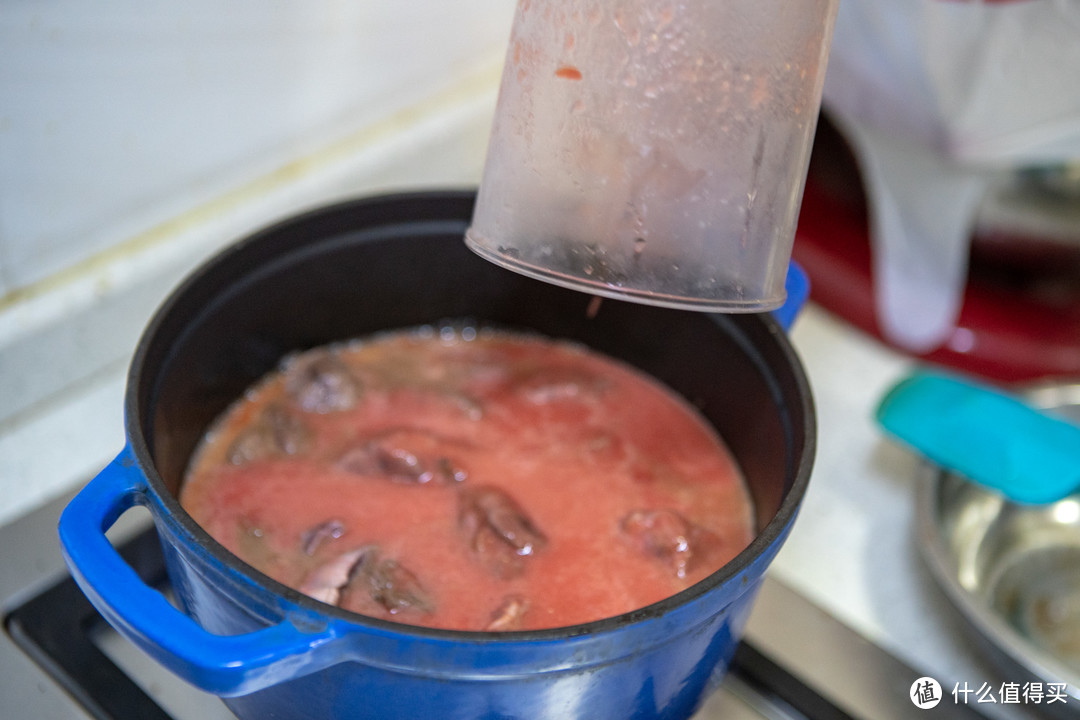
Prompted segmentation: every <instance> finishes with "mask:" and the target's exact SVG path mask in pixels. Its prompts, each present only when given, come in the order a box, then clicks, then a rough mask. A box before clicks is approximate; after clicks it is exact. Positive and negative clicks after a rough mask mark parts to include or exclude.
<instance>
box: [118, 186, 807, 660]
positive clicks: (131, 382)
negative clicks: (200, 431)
mask: <svg viewBox="0 0 1080 720" xmlns="http://www.w3.org/2000/svg"><path fill="white" fill-rule="evenodd" d="M475 195H476V191H475V190H431V191H422V192H409V193H391V194H381V195H372V196H365V197H360V198H356V199H352V200H345V201H341V202H336V203H331V204H328V205H324V206H321V207H316V208H313V209H310V210H307V211H305V212H301V213H299V214H296V215H292V216H289V217H286V218H284V219H281V220H279V221H277V222H275V223H272V224H270V225H268V226H266V227H264V228H262V229H259V230H256V231H254V232H253V233H249V234H248V235H246V236H244V237H242V238H241V239H239V240H237V241H236V242H233V243H232V244H230V245H228V246H227V247H225V248H224V249H222V250H221V251H219V252H218V253H216V254H215V255H212V256H211V257H209V258H208V259H207V260H205V261H204V262H203V263H202V264H200V265H199V266H198V267H196V268H195V269H194V270H192V271H191V272H190V273H188V275H187V276H186V277H185V278H184V279H183V280H182V281H181V282H180V284H179V285H177V286H176V287H175V288H174V289H173V290H172V291H171V292H170V293H169V295H168V296H167V297H166V299H165V300H164V301H163V302H162V304H161V306H160V307H159V308H158V309H157V311H155V313H154V315H153V317H152V318H151V320H150V322H149V323H148V324H147V326H146V329H145V330H144V331H143V334H142V336H141V337H140V338H139V343H138V345H137V346H136V348H135V353H134V355H133V357H132V360H131V365H130V367H129V370H128V377H127V386H126V389H125V394H124V425H125V430H126V432H127V437H128V440H129V443H130V445H131V448H132V451H133V452H134V454H135V457H136V459H137V460H138V462H139V467H140V469H141V470H142V471H143V474H144V475H145V476H146V479H147V485H148V488H149V489H150V491H151V492H152V494H153V495H154V496H155V497H156V498H157V500H158V501H159V502H160V503H161V504H162V505H163V506H164V508H165V509H166V510H167V511H168V517H165V518H155V519H156V520H158V521H160V522H167V521H168V520H169V519H170V518H171V519H172V520H174V521H175V522H176V523H177V524H178V525H179V527H180V528H181V529H182V530H183V531H184V533H186V535H187V539H188V540H190V541H192V542H194V543H195V544H196V545H197V546H198V547H200V548H201V549H202V550H204V551H205V552H207V553H209V554H210V555H211V556H212V557H213V558H214V559H215V560H217V561H219V562H221V563H222V564H223V565H224V566H225V567H226V568H227V569H228V570H231V571H232V572H233V573H235V574H237V575H239V576H242V577H244V578H245V579H246V580H248V581H250V582H251V583H253V584H254V585H255V586H256V587H257V588H259V589H260V590H263V591H266V592H269V593H271V594H274V595H277V596H280V597H284V598H285V599H286V600H287V601H289V602H290V603H293V604H295V605H297V606H299V607H301V608H303V609H305V610H308V611H309V612H313V613H316V614H321V615H325V616H329V617H332V618H334V619H336V620H343V621H347V622H349V623H351V624H353V625H355V626H358V628H364V627H367V628H372V629H377V630H380V631H384V632H390V633H401V634H407V635H410V636H413V637H419V638H422V639H427V640H434V641H440V640H441V641H454V642H467V643H478V644H484V643H490V642H492V641H500V640H501V641H504V642H515V643H516V642H531V641H532V642H543V641H550V640H560V639H567V638H573V637H579V636H586V635H598V634H602V633H605V632H610V631H614V630H617V629H619V628H622V627H624V626H628V625H632V624H635V623H638V622H642V621H645V620H650V619H654V618H659V617H662V616H664V615H666V614H667V613H669V612H671V611H674V610H675V609H677V608H679V607H681V606H684V605H688V604H689V603H691V602H693V601H695V600H697V599H698V598H700V597H701V596H703V595H705V594H706V593H709V592H711V591H713V590H715V589H716V588H718V587H720V586H722V585H723V584H725V583H726V582H728V581H729V580H731V579H732V578H734V577H736V576H737V575H738V574H739V573H741V572H743V571H744V570H746V569H747V568H748V567H749V566H750V565H752V564H753V562H754V561H755V560H757V559H758V558H759V557H761V556H762V555H764V554H765V553H766V552H767V551H768V549H769V548H770V547H771V546H772V545H773V543H774V542H776V541H777V539H778V538H780V537H781V536H782V535H783V534H784V533H785V531H786V530H787V528H788V526H789V525H790V523H791V522H792V521H793V520H794V519H795V516H796V515H797V514H798V510H799V506H800V505H801V503H802V499H803V496H804V495H805V493H806V487H807V485H808V483H809V479H810V472H811V469H812V466H813V459H814V454H815V451H816V419H815V414H814V404H813V399H812V396H811V393H810V385H809V382H808V380H807V378H806V374H805V372H804V371H803V368H802V364H801V363H800V361H799V359H798V356H797V355H796V354H795V351H794V349H793V348H792V346H791V344H790V342H788V339H787V336H786V333H785V332H784V331H783V329H782V328H781V327H780V325H779V323H777V321H776V320H775V319H774V318H773V317H772V315H771V314H768V313H761V314H754V316H756V317H757V318H758V319H759V320H760V321H761V322H764V323H765V324H766V326H767V328H768V329H769V331H770V332H769V336H770V337H772V338H773V339H774V340H775V341H776V342H777V343H778V344H779V349H780V351H781V352H782V353H783V355H784V358H785V360H786V361H787V365H788V366H789V367H790V369H791V371H792V375H793V378H794V380H795V383H796V385H797V388H798V397H799V400H800V401H801V405H802V407H801V408H799V409H800V410H801V412H802V414H803V417H804V423H805V432H804V437H803V442H804V446H803V452H802V453H801V455H800V456H799V458H798V463H797V466H796V468H795V478H794V480H793V482H792V485H791V489H790V490H789V491H788V492H787V493H786V494H785V495H784V498H783V500H782V501H781V503H780V507H779V508H778V509H777V511H776V513H775V515H773V517H772V519H771V520H769V522H768V523H767V524H766V525H765V527H764V528H762V529H761V531H760V532H758V534H757V535H756V536H755V537H754V539H753V540H752V541H751V542H750V544H749V545H747V546H746V547H745V548H743V550H742V551H740V552H739V554H738V555H736V556H735V557H734V558H732V559H731V560H730V561H728V562H727V563H725V564H724V565H723V566H721V567H720V569H718V570H717V571H716V572H714V573H712V574H711V575H708V576H707V577H705V578H703V579H702V580H700V581H698V582H697V583H695V584H693V585H691V586H690V587H688V588H686V589H684V590H681V591H679V592H678V593H675V594H674V595H670V596H668V597H666V598H664V599H663V600H660V601H658V602H655V603H652V604H651V605H646V606H645V607H642V608H638V609H636V610H631V611H630V612H626V613H622V614H620V615H615V616H613V617H608V618H603V619H600V620H593V621H591V622H587V623H580V624H577V625H565V626H561V627H555V628H543V629H539V630H523V631H504V632H490V631H477V630H448V629H443V628H430V627H425V626H421V625H410V624H407V623H399V622H394V621H392V620H383V619H381V618H375V617H370V616H366V615H361V614H359V613H354V612H351V611H348V610H343V609H341V608H339V607H336V606H334V605H329V604H326V603H323V602H320V601H318V600H315V599H314V598H311V597H308V596H307V595H304V594H303V593H300V592H299V591H297V590H294V589H293V588H290V587H288V586H287V585H284V584H282V583H280V582H278V581H276V580H274V579H273V578H271V577H269V576H267V575H265V574H263V573H262V572H260V571H259V570H257V569H255V568H253V567H251V566H250V565H248V564H247V563H245V562H244V561H242V560H241V559H240V558H239V557H237V556H236V555H234V554H232V553H231V552H229V551H228V550H227V549H226V548H225V547H224V546H223V545H221V544H220V543H219V542H218V541H217V540H215V539H214V538H213V537H211V536H210V534H209V533H207V532H206V531H205V530H204V529H203V528H202V526H200V525H199V524H198V523H197V522H195V520H194V519H193V518H192V517H191V516H190V515H188V513H187V511H186V510H184V508H183V507H182V506H181V505H180V501H179V500H178V499H177V498H176V497H175V496H174V495H173V494H172V493H171V492H169V491H168V489H167V488H166V486H165V481H164V480H163V479H162V477H161V476H160V475H159V474H158V472H157V468H156V467H155V466H154V461H153V458H152V457H151V454H150V449H149V447H148V445H147V443H146V439H145V437H144V436H143V432H142V427H141V423H140V420H139V398H138V388H139V387H140V384H141V382H142V381H143V364H144V362H145V360H146V353H147V348H148V346H149V345H150V343H151V340H152V339H153V338H154V337H155V335H156V334H157V333H158V331H159V328H160V326H161V325H162V324H163V322H164V319H165V318H166V317H167V316H168V315H170V314H171V312H172V311H173V309H174V307H175V306H176V305H177V304H179V303H181V302H183V301H185V296H186V295H187V294H188V291H189V289H190V288H191V287H192V286H194V285H197V284H198V283H199V282H201V281H202V278H203V277H204V276H205V275H207V274H208V273H209V272H210V271H211V269H212V268H214V267H217V266H218V265H220V264H223V263H227V262H229V261H230V258H231V257H232V256H233V255H234V254H236V253H238V252H240V251H241V250H242V249H243V248H245V247H247V246H248V245H250V244H254V243H257V242H260V241H263V239H264V238H266V237H272V236H274V235H277V234H278V233H281V232H287V231H292V230H294V229H295V228H297V227H303V226H304V225H306V224H308V223H310V222H311V221H313V220H318V219H323V218H326V217H327V216H330V215H334V214H338V213H348V212H351V211H353V210H355V209H357V208H362V207H369V206H373V205H381V204H402V205H405V204H413V203H418V202H422V203H428V202H431V201H432V200H451V201H453V200H468V199H471V198H474V197H475ZM446 219H447V220H455V219H460V218H446ZM402 222H408V220H406V219H400V220H394V221H388V222H386V223H374V224H372V225H370V226H367V227H364V228H357V229H371V228H374V227H378V226H379V225H383V224H385V225H397V224H400V223H402ZM462 242H464V239H463V240H462ZM507 272H509V271H507ZM536 282H540V281H536ZM687 312H689V311H687ZM155 379H156V378H150V380H155ZM152 512H153V511H152ZM153 514H155V515H156V513H153Z"/></svg>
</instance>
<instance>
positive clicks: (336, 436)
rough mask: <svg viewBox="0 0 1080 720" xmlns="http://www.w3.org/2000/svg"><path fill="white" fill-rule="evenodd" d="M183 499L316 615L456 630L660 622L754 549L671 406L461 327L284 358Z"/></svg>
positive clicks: (229, 420)
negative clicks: (667, 602) (315, 605)
mask: <svg viewBox="0 0 1080 720" xmlns="http://www.w3.org/2000/svg"><path fill="white" fill-rule="evenodd" d="M180 500H181V503H182V504H183V506H184V507H185V509H186V510H187V511H188V513H190V514H191V516H192V517H193V518H194V519H195V520H196V521H197V522H198V523H199V524H200V525H201V526H202V527H203V528H205V529H206V531H207V532H209V533H210V535H212V536H213V537H214V538H215V539H216V540H218V542H220V543H221V544H222V545H224V546H225V547H226V548H227V549H228V550H229V551H231V552H232V553H234V554H235V555H237V556H238V557H240V558H241V559H242V560H244V561H245V562H247V563H248V564H250V565H251V566H253V567H254V568H256V569H258V570H259V571H261V572H263V573H265V574H266V575H268V576H270V577H272V578H274V579H275V580H277V581H279V582H281V583H284V584H286V585H289V586H291V587H293V588H296V589H297V590H299V591H301V592H303V593H306V594H307V595H309V596H311V597H313V598H316V599H318V600H321V601H323V602H326V603H330V604H334V605H338V606H340V607H342V608H345V609H347V610H351V611H354V612H357V613H361V614H365V615H370V616H374V617H380V618H385V619H393V620H396V621H398V622H403V623H409V624H414V625H425V626H430V627H439V628H453V629H461V630H529V629H537V628H548V627H560V626H565V625H573V624H577V623H583V622H589V621H592V620H598V619H601V618H605V617H610V616H614V615H618V614H621V613H624V612H628V611H630V610H634V609H637V608H640V607H643V606H645V605H649V604H651V603H654V602H657V601H659V600H661V599H663V598H665V597H668V596H670V595H672V594H674V593H677V592H678V591H680V590H682V589H684V588H687V587H689V586H690V585H692V584H693V583H695V582H698V581H699V580H701V579H703V578H704V577H706V576H707V575H709V574H711V573H712V572H714V571H716V570H717V569H719V568H720V567H721V566H722V565H723V564H724V563H726V562H727V561H728V560H730V559H731V558H733V557H734V556H735V555H736V554H738V553H739V552H740V551H741V550H742V549H743V548H744V547H746V545H747V544H748V543H749V542H750V540H751V538H752V537H753V530H754V528H753V520H752V512H751V506H750V500H749V497H748V494H747V491H746V487H745V484H744V482H743V480H742V477H741V476H740V473H739V470H738V468H737V466H736V464H735V462H734V461H733V459H732V457H731V454H730V452H729V451H728V450H727V449H726V448H725V446H724V445H723V443H722V441H721V440H720V438H719V437H718V436H717V435H716V433H715V431H714V430H713V429H712V428H711V427H710V426H709V425H708V424H707V423H706V422H705V421H704V420H703V419H702V418H701V417H700V416H699V415H698V414H697V413H696V412H695V411H694V410H693V408H691V407H690V406H689V405H688V404H687V403H686V402H685V401H684V400H682V399H681V398H680V397H678V396H677V395H675V394H674V393H673V392H671V391H670V390H668V389H666V388H665V387H663V386H662V385H661V384H660V383H658V382H657V381H656V380H654V379H652V378H650V377H648V376H646V375H644V374H642V373H641V372H639V371H637V370H635V369H633V368H630V367H628V366H627V365H625V364H622V363H620V362H617V361H615V360H612V359H610V358H607V357H604V356H601V355H599V354H597V353H595V352H593V351H590V350H587V349H586V348H584V347H582V346H580V345H576V344H573V343H568V342H562V341H552V340H547V339H543V338H539V337H535V336H531V335H519V334H511V333H506V332H501V331H494V330H477V329H474V328H470V327H456V328H450V327H444V328H439V329H435V328H420V329H413V330H407V331H398V332H395V333H388V334H385V335H379V336H376V337H372V338H368V339H363V340H356V341H352V342H347V343H340V344H335V345H330V346H326V347H322V348H316V349H314V350H310V351H307V352H304V353H301V354H298V355H294V356H291V357H289V358H287V359H286V360H285V361H284V362H283V363H282V365H281V367H280V369H279V370H278V371H276V372H274V373H271V374H270V375H268V376H267V377H265V378H264V379H262V380H261V381H260V382H259V383H257V384H256V385H255V386H254V387H252V388H251V389H250V390H249V391H248V392H247V393H246V394H245V396H244V397H243V398H242V399H240V400H238V401H237V402H236V403H235V404H233V405H232V406H231V407H230V408H229V409H228V410H227V411H226V412H225V413H224V414H223V415H222V417H220V418H219V419H218V420H217V421H216V423H215V424H214V426H213V427H212V428H211V430H210V431H209V432H208V433H207V435H206V438H205V439H204V441H203V442H202V444H201V445H200V447H199V449H198V450H197V452H196V455H195V456H194V459H193V461H192V464H191V467H190V468H189V470H188V474H187V478H186V480H185V483H184V485H183V488H182V492H181V497H180Z"/></svg>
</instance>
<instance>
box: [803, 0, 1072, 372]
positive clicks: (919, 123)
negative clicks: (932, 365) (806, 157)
mask: <svg viewBox="0 0 1080 720" xmlns="http://www.w3.org/2000/svg"><path fill="white" fill-rule="evenodd" d="M824 106H825V108H826V109H827V110H828V111H829V113H830V115H831V117H833V118H834V119H835V120H836V121H837V123H838V124H839V125H840V128H841V130H842V131H843V132H844V134H845V135H846V136H847V138H848V140H849V141H850V142H851V144H852V146H853V148H854V150H855V153H856V155H857V156H858V158H859V162H860V166H861V170H862V172H863V175H864V178H865V180H866V186H867V195H868V198H869V200H870V205H871V207H870V210H871V227H870V237H871V243H872V247H873V256H874V285H875V294H876V299H875V302H876V310H877V314H878V320H879V324H880V326H881V328H882V331H883V333H885V335H886V337H887V338H888V339H889V340H891V341H892V342H895V343H896V344H898V345H900V346H902V347H905V348H907V349H909V350H912V351H915V352H925V351H929V350H932V349H933V348H934V347H936V346H938V345H939V344H940V343H941V342H942V341H944V340H945V339H946V338H948V336H949V335H950V333H951V331H952V329H953V327H954V324H955V320H956V317H957V315H958V314H959V310H960V303H961V299H962V295H963V287H964V283H965V278H966V274H967V254H968V246H969V241H970V236H971V231H972V228H973V225H974V219H975V213H976V211H977V208H978V204H979V202H980V200H981V199H982V198H983V196H984V195H985V192H986V188H987V185H988V182H989V179H990V177H991V175H992V174H994V173H999V172H1001V171H1002V170H1007V169H1010V168H1016V167H1024V166H1032V165H1053V164H1056V163H1060V162H1063V161H1066V160H1069V159H1075V158H1078V157H1080V0H1013V1H1011V2H1000V1H999V2H990V1H989V0H987V1H983V2H979V1H972V0H968V1H966V2H965V1H963V0H841V2H840V9H839V14H838V17H837V21H836V32H835V36H834V39H833V47H832V54H831V56H830V59H829V68H828V73H827V75H826V80H825V93H824Z"/></svg>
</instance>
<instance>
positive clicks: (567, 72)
mask: <svg viewBox="0 0 1080 720" xmlns="http://www.w3.org/2000/svg"><path fill="white" fill-rule="evenodd" d="M555 77H561V78H562V79H563V80H580V79H581V71H580V70H578V69H577V68H576V67H574V66H573V65H563V66H562V67H560V68H559V69H558V70H556V71H555Z"/></svg>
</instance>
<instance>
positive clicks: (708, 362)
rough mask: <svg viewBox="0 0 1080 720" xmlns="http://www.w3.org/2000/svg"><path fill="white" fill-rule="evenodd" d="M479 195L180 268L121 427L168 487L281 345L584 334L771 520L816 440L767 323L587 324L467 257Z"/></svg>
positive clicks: (145, 346) (426, 200) (273, 233)
mask: <svg viewBox="0 0 1080 720" xmlns="http://www.w3.org/2000/svg"><path fill="white" fill-rule="evenodd" d="M472 202H473V195H472V193H466V192H462V193H425V194H422V195H413V196H396V197H391V198H376V199H370V200H362V201H357V202H353V203H348V204H344V205H339V206H334V207H332V208H329V209H326V210H322V211H318V212H316V213H312V214H309V215H306V216H301V217H299V218H296V219H294V220H290V221H287V222H285V223H283V224H281V225H278V226H275V227H272V228H270V229H268V230H265V231H263V232H262V233H260V234H258V235H256V236H253V237H251V238H249V239H247V240H245V241H243V242H241V243H239V244H238V245H236V246H234V247H233V248H232V249H231V250H229V251H227V253H226V254H224V255H222V256H220V257H219V258H218V259H216V260H214V261H211V262H210V263H209V264H208V265H206V266H205V267H204V268H203V269H201V270H200V271H198V272H197V273H196V274H195V275H193V276H192V277H191V278H189V279H188V281H187V282H186V283H185V284H184V285H183V286H182V287H181V288H180V289H179V290H178V291H177V292H176V293H174V295H173V296H172V298H171V299H170V300H169V301H168V302H167V303H166V306H165V307H164V308H162V310H161V311H160V312H159V313H158V315H157V316H156V317H155V319H154V321H153V322H152V324H151V326H150V328H148V330H147V333H146V335H145V336H144V338H143V340H142V342H141V343H140V347H139V350H138V352H137V354H136V358H135V361H134V363H133V366H132V377H131V382H130V384H129V397H128V408H127V410H128V425H129V427H128V431H129V433H130V434H131V435H132V437H133V439H135V442H136V448H138V447H139V445H140V444H141V443H140V439H143V440H145V451H147V452H149V455H150V458H151V459H152V464H153V468H155V469H156V470H157V473H158V474H159V475H160V479H161V480H162V481H163V482H164V486H165V488H166V489H167V490H168V492H169V493H171V494H173V495H175V494H176V493H177V492H178V490H179V487H180V484H181V481H182V478H183V474H184V471H185V469H186V466H187V463H188V459H189V457H190V456H191V453H192V451H193V449H194V448H195V446H196V444H197V443H198V442H199V440H200V439H201V437H202V436H203V433H204V432H205V431H206V429H207V426H208V425H209V424H210V423H211V422H212V421H213V420H214V418H215V417H216V416H217V415H218V414H219V413H221V412H222V411H223V410H224V409H225V408H226V406H227V405H228V404H229V403H231V402H232V401H233V400H235V399H236V398H237V397H239V396H240V395H241V394H242V392H243V391H244V389H245V388H246V387H247V386H249V385H250V384H251V383H252V382H253V381H255V380H256V379H257V378H259V377H260V376H262V375H263V374H264V373H266V372H267V371H269V370H271V369H273V368H274V367H275V366H276V365H277V363H278V362H279V360H280V359H281V358H282V357H283V356H284V355H286V354H287V353H289V352H292V351H295V350H298V349H304V348H309V347H312V346H316V345H321V344H324V343H327V342H330V341H333V340H341V339H347V338H353V337H358V336H364V335H368V334H371V333H373V332H376V331H380V330H386V329H390V328H398V327H409V326H416V325H422V324H431V323H438V322H440V321H442V320H460V319H470V320H473V321H475V322H477V323H478V324H495V325H499V326H508V327H512V328H519V329H525V330H530V331H535V332H539V333H542V334H544V335H547V336H550V337H555V338H568V339H572V340H576V341H580V342H582V343H584V344H586V345H588V346H590V347H592V348H593V349H595V350H598V351H600V352H603V353H607V354H608V355H611V356H614V357H617V358H620V359H622V360H623V361H625V362H628V363H630V364H632V365H635V366H637V367H638V368H640V369H642V370H644V371H645V372H648V373H650V374H652V375H653V376H655V377H657V378H659V379H660V380H662V381H663V382H665V383H666V384H667V385H668V386H669V387H671V388H673V389H674V390H675V391H677V392H679V393H681V394H682V395H683V396H684V397H686V398H687V399H688V400H689V401H690V402H691V403H693V404H694V405H695V406H696V407H698V408H699V409H700V410H701V412H702V413H703V414H704V415H705V417H706V418H708V419H709V420H710V421H711V422H712V423H713V424H714V425H715V426H716V428H717V429H718V430H719V432H720V434H721V436H722V437H723V438H724V439H725V441H726V442H727V444H728V445H729V447H730V448H731V449H732V451H733V452H734V454H735V456H736V458H737V459H738V461H739V463H740V465H741V467H742V470H743V472H744V474H745V476H746V478H747V482H748V484H749V486H750V491H751V494H752V495H753V499H754V502H755V505H756V508H757V520H758V526H759V528H762V527H764V526H765V525H766V524H767V523H768V521H769V520H771V519H772V518H773V517H774V516H775V515H776V514H777V512H778V510H779V509H780V507H781V501H782V499H783V498H784V496H785V495H786V494H787V493H788V492H789V491H790V489H791V488H792V486H793V484H794V483H795V482H796V480H797V478H798V479H800V482H805V475H806V474H807V473H808V472H809V455H810V454H812V452H811V449H812V448H811V446H812V443H813V427H812V423H813V418H812V410H811V407H810V398H809V391H808V389H807V387H806V382H805V379H804V378H803V376H802V374H801V371H800V370H799V368H798V363H797V361H796V360H795V359H794V355H793V354H792V352H791V350H790V348H789V347H788V345H787V343H786V340H785V339H784V338H783V337H782V334H781V332H780V331H779V329H778V327H777V326H776V325H775V323H773V322H772V321H771V320H770V319H767V318H764V317H760V316H748V315H731V316H722V315H704V314H699V313H690V312H684V311H678V310H668V309H663V308H655V307H650V306H645V305H639V304H632V303H625V302H619V301H615V300H608V299H605V300H603V302H602V304H601V306H600V309H599V312H598V313H597V314H596V315H595V317H592V318H590V317H589V316H588V313H587V308H588V306H589V303H590V301H591V300H592V297H591V296H589V295H586V294H583V293H579V292H575V291H572V290H566V289H563V288H560V287H556V286H553V285H549V284H546V283H542V282H539V281H536V280H532V279H529V278H526V277H524V276H521V275H518V274H516V273H513V272H510V271H507V270H504V269H502V268H499V267H497V266H495V265H493V264H491V263H489V262H487V261H485V260H483V259H481V258H479V257H478V256H476V255H474V254H473V253H472V252H471V251H469V250H468V249H467V248H466V246H465V244H464V241H463V239H462V238H463V235H464V231H465V228H466V226H467V225H468V220H469V218H470V216H471V212H472ZM150 475H151V477H152V478H153V472H151V473H150ZM152 482H156V480H154V479H152ZM799 494H801V489H800V493H799ZM790 504H791V503H788V505H790Z"/></svg>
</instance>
